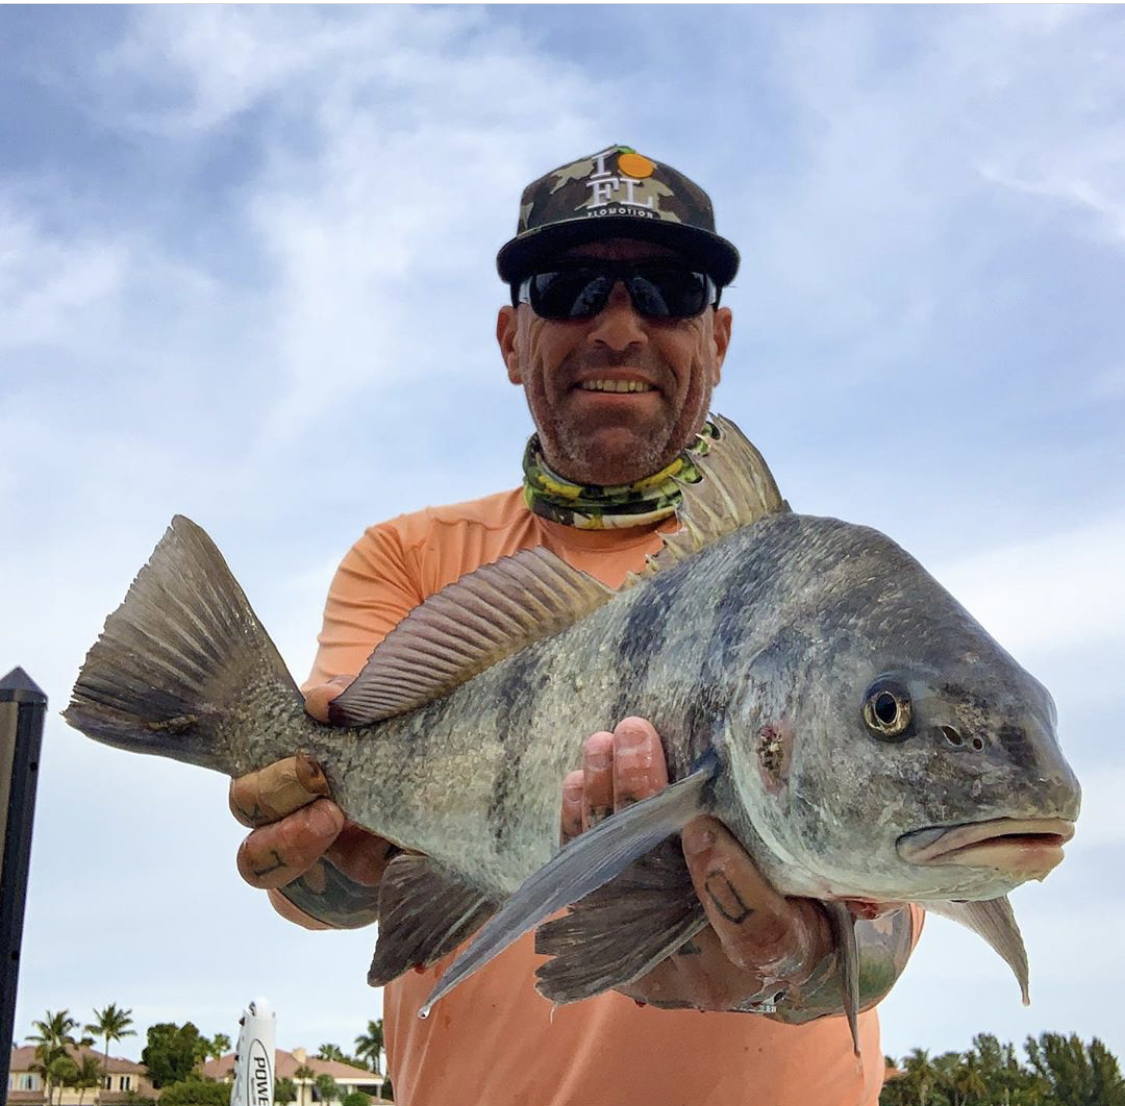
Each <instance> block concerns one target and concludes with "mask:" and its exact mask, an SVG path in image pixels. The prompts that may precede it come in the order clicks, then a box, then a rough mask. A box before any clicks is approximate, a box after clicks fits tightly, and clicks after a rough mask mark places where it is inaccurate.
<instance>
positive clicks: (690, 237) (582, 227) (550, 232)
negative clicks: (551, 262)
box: [496, 215, 739, 288]
mask: <svg viewBox="0 0 1125 1106" xmlns="http://www.w3.org/2000/svg"><path fill="white" fill-rule="evenodd" d="M605 238H636V239H639V240H640V241H642V242H656V243H658V244H660V245H662V246H668V247H669V248H670V249H673V250H676V251H677V252H678V253H681V254H683V255H684V257H686V258H687V259H688V260H689V261H690V262H691V263H692V264H695V265H699V266H700V267H701V268H702V269H703V271H704V272H706V273H707V274H708V276H710V277H711V279H712V280H713V281H714V282H715V283H716V284H717V285H719V287H720V288H722V287H725V286H726V285H728V284H730V282H731V281H732V280H734V277H735V274H736V273H737V272H738V260H739V259H738V250H736V249H735V248H734V246H733V245H732V244H731V243H730V242H728V241H727V240H726V239H725V238H721V237H720V236H719V235H717V234H712V233H711V232H710V231H706V230H700V229H699V228H698V227H689V226H685V225H684V224H683V223H673V222H669V221H667V220H664V219H643V218H639V217H638V216H635V215H607V216H605V217H604V218H601V219H593V218H589V217H584V218H581V219H571V220H568V221H566V222H564V223H551V224H549V225H548V226H545V227H536V228H533V229H532V230H527V231H524V232H523V234H519V235H516V237H515V238H513V239H511V240H510V241H508V242H506V243H505V244H504V245H503V246H502V247H501V248H500V252H499V253H498V254H497V255H496V269H497V271H498V272H499V273H500V279H501V280H502V281H504V282H505V283H506V284H515V283H517V282H518V281H521V280H523V278H524V277H525V276H527V275H528V274H529V273H531V272H533V271H534V270H535V269H536V268H537V267H538V266H539V264H540V262H542V261H544V260H546V259H547V258H549V257H551V256H552V255H553V254H557V253H558V252H559V251H560V250H565V249H567V248H569V247H571V246H582V245H585V244H586V243H588V242H597V241H600V240H602V239H605Z"/></svg>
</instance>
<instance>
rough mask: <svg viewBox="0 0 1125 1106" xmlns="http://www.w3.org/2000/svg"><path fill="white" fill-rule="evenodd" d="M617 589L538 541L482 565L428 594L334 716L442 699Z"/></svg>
mask: <svg viewBox="0 0 1125 1106" xmlns="http://www.w3.org/2000/svg"><path fill="white" fill-rule="evenodd" d="M614 594H615V593H614V592H613V591H612V590H610V589H609V588H607V587H606V586H605V585H604V584H602V583H599V582H598V581H597V580H595V579H594V578H593V577H592V576H590V575H588V574H587V573H585V572H582V571H581V570H580V569H577V568H571V566H570V565H568V564H567V563H566V562H565V561H564V560H562V559H561V558H560V557H558V556H556V555H555V554H554V553H552V552H551V551H550V550H549V549H545V548H543V547H541V546H540V547H537V548H535V549H523V550H521V551H520V552H518V553H515V554H513V555H512V556H510V557H502V558H501V559H500V560H498V561H494V562H493V563H492V564H488V565H484V566H482V567H481V568H478V569H477V570H476V571H475V572H472V573H469V575H467V576H462V577H461V579H459V580H455V581H454V582H453V583H452V584H449V585H447V586H446V587H444V588H442V589H441V591H439V592H437V593H435V594H434V595H431V596H430V597H429V599H427V600H426V601H425V602H424V603H423V604H422V605H421V606H419V607H415V608H414V610H412V611H411V612H410V613H409V614H408V615H407V616H406V617H405V618H404V619H403V620H402V621H401V622H400V623H399V624H398V625H397V626H396V627H395V628H394V629H393V630H392V631H391V632H390V633H389V634H388V635H387V636H386V637H385V638H384V639H383V641H382V642H380V644H379V645H378V646H377V647H376V648H375V651H374V652H373V653H372V654H371V656H370V658H369V659H368V661H367V664H366V665H364V668H363V671H362V672H360V674H359V675H358V676H357V677H356V679H355V681H354V682H353V683H352V684H351V686H350V687H349V688H348V689H347V691H345V692H344V693H343V694H342V695H340V696H339V697H338V698H336V699H335V700H333V702H332V704H331V707H330V710H331V715H332V720H333V721H334V722H339V723H342V724H345V725H349V726H360V725H366V724H367V723H369V722H377V721H379V720H380V719H382V718H390V717H391V716H392V715H395V714H402V713H404V712H406V711H408V710H414V709H415V708H417V707H420V706H422V705H423V704H424V703H429V702H431V701H432V700H434V699H440V698H441V697H442V696H443V695H448V694H449V692H451V691H452V690H453V689H454V688H455V687H457V686H459V685H460V684H463V683H465V682H466V681H467V680H470V679H472V677H473V676H475V675H477V674H478V673H479V672H483V671H484V670H485V669H486V668H490V667H491V666H492V665H494V664H496V663H497V662H498V661H501V660H503V659H504V658H505V657H508V656H511V655H512V654H513V653H516V652H518V651H519V650H520V649H523V648H524V647H525V646H527V645H530V644H531V643H532V642H535V641H539V640H541V639H542V638H545V637H550V636H551V635H552V634H556V633H558V632H559V631H560V630H564V629H566V628H567V627H568V626H571V625H573V624H574V623H575V622H577V621H578V620H579V619H581V618H584V617H585V616H586V615H588V614H589V613H590V612H591V611H595V610H597V609H598V607H601V606H602V605H603V604H605V603H608V602H609V600H610V599H612V598H613V596H614Z"/></svg>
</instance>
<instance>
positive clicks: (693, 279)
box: [629, 266, 707, 319]
mask: <svg viewBox="0 0 1125 1106" xmlns="http://www.w3.org/2000/svg"><path fill="white" fill-rule="evenodd" d="M629 292H630V294H631V295H632V297H633V306H634V307H635V308H636V309H637V311H638V312H639V313H640V314H641V315H647V316H648V317H649V318H653V319H670V318H675V319H687V318H691V317H692V316H694V315H698V314H699V313H700V312H701V311H702V310H703V309H704V308H705V307H706V306H707V278H706V277H704V275H703V274H702V273H693V272H691V271H690V270H688V269H679V268H675V267H673V266H660V267H656V266H644V267H643V268H642V267H638V269H637V271H636V274H635V275H634V276H633V278H632V279H631V280H630V281H629Z"/></svg>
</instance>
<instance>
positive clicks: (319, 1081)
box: [313, 1072, 340, 1106]
mask: <svg viewBox="0 0 1125 1106" xmlns="http://www.w3.org/2000/svg"><path fill="white" fill-rule="evenodd" d="M313 1086H314V1087H315V1088H316V1093H317V1097H318V1098H319V1099H320V1101H321V1102H323V1103H324V1104H325V1106H329V1104H330V1103H332V1102H335V1101H336V1100H337V1099H338V1098H339V1097H340V1088H339V1087H338V1086H337V1084H336V1080H335V1079H333V1078H332V1076H330V1075H329V1074H328V1073H327V1072H321V1073H320V1075H318V1076H317V1077H316V1080H315V1081H314V1083H313Z"/></svg>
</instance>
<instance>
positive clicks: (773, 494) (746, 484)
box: [622, 415, 789, 588]
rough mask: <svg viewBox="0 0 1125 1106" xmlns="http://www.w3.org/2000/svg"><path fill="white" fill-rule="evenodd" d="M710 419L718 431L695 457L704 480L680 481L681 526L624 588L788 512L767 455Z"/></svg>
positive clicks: (729, 425) (727, 423) (726, 422)
mask: <svg viewBox="0 0 1125 1106" xmlns="http://www.w3.org/2000/svg"><path fill="white" fill-rule="evenodd" d="M711 423H712V425H713V426H714V427H715V429H716V430H717V431H718V435H717V436H716V437H715V438H714V439H713V440H712V441H711V443H710V448H709V449H708V451H707V452H706V453H701V454H698V455H693V456H692V463H693V464H694V466H695V468H696V469H698V470H699V472H700V474H701V475H702V477H703V479H702V480H699V481H698V482H696V483H694V484H692V483H688V482H687V481H685V480H678V479H677V480H676V483H677V484H679V486H680V488H681V490H682V491H683V499H682V500H681V501H680V505H679V507H678V508H677V509H676V516H677V518H678V519H679V521H680V529H679V530H676V531H674V532H673V533H670V534H662V535H661V537H662V538H663V539H664V548H663V549H661V550H660V552H659V553H655V554H653V555H652V556H650V557H649V558H648V564H647V565H646V566H645V568H644V569H643V570H642V571H641V572H639V573H630V574H629V576H628V577H626V580H625V583H624V584H623V585H622V586H623V588H628V587H632V586H634V585H635V584H636V583H637V582H638V581H640V580H642V579H644V578H645V577H646V576H651V575H652V574H653V573H656V572H660V571H662V570H663V569H665V568H670V567H671V566H672V565H675V564H678V563H679V562H680V561H682V560H683V559H684V558H685V557H690V556H691V555H692V554H694V553H698V552H699V551H700V550H701V549H704V548H705V547H707V546H709V545H714V544H715V542H717V541H718V540H719V539H720V538H725V537H726V536H727V535H728V534H733V533H734V531H735V530H740V529H742V528H743V527H745V526H749V525H750V524H751V523H754V522H757V521H758V519H760V518H764V517H765V516H766V515H772V514H776V513H778V512H780V511H788V510H789V504H788V503H786V501H785V500H784V499H782V498H781V493H780V492H779V491H778V489H777V481H775V480H774V478H773V473H771V472H770V470H769V466H768V465H767V464H766V462H765V459H764V458H763V457H762V455H761V454H760V453H759V452H758V450H757V449H756V448H755V446H754V445H753V444H752V443H751V442H750V440H749V439H748V438H747V437H746V435H745V434H743V433H742V431H741V430H739V429H738V427H737V426H736V425H735V424H734V423H733V422H731V420H730V419H727V418H723V416H722V415H714V416H712V418H711Z"/></svg>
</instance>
